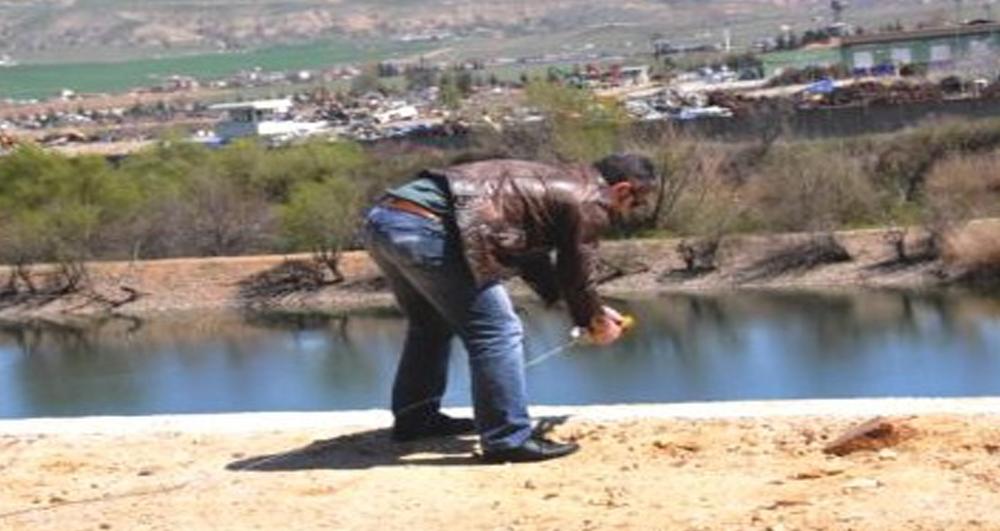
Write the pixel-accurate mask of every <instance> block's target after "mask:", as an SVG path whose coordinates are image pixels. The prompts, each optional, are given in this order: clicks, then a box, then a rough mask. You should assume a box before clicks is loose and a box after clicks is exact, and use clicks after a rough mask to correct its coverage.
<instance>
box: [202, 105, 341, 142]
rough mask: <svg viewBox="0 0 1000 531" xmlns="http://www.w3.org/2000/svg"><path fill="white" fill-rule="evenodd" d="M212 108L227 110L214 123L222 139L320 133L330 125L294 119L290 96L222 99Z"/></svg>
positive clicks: (223, 140) (292, 136)
mask: <svg viewBox="0 0 1000 531" xmlns="http://www.w3.org/2000/svg"><path fill="white" fill-rule="evenodd" d="M209 109H210V110H213V111H225V112H226V117H225V118H224V119H223V120H222V121H220V122H219V123H218V124H216V126H215V135H216V136H217V137H218V138H219V140H220V141H222V142H228V141H230V140H232V139H235V138H243V137H250V136H261V137H272V138H281V139H290V138H296V137H302V136H309V135H313V134H317V133H320V132H323V131H324V130H326V129H327V127H328V124H327V123H326V122H303V121H296V120H293V119H292V118H291V114H290V113H291V111H292V100H290V99H281V100H260V101H247V102H239V103H221V104H218V105H212V106H211V107H209Z"/></svg>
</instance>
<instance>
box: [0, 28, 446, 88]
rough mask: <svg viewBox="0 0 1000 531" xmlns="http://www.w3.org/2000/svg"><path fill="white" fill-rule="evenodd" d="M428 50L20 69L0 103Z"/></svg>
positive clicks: (360, 47) (329, 50)
mask: <svg viewBox="0 0 1000 531" xmlns="http://www.w3.org/2000/svg"><path fill="white" fill-rule="evenodd" d="M428 49H430V46H428V45H420V44H407V45H398V44H387V43H375V42H363V41H348V40H342V39H338V40H325V41H321V42H316V43H311V44H302V45H294V46H274V47H268V48H262V49H259V50H253V51H248V52H230V53H214V54H199V55H190V56H183V57H172V58H165V59H149V60H141V61H140V60H133V61H124V62H114V63H76V64H44V65H19V66H15V67H10V68H0V98H14V99H28V98H46V97H49V96H53V95H56V94H58V93H59V91H60V90H62V89H71V90H74V91H77V92H81V93H94V92H119V91H124V90H128V89H130V88H133V87H140V86H150V85H155V84H157V83H158V82H159V81H160V80H163V79H165V78H166V77H168V76H171V75H189V76H195V77H198V78H203V79H210V78H219V77H224V76H227V75H231V74H234V73H236V72H238V71H240V70H245V69H251V68H255V67H260V68H262V69H264V70H271V71H276V70H282V71H284V70H297V69H311V68H319V67H324V66H331V65H336V64H345V63H366V62H372V61H379V60H383V59H387V58H391V57H397V56H408V55H413V54H416V53H421V52H425V51H427V50H428Z"/></svg>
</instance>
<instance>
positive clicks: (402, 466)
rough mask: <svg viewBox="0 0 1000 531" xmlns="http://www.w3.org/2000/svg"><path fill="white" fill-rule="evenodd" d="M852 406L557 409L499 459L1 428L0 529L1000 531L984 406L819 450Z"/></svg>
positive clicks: (295, 438) (385, 443)
mask: <svg viewBox="0 0 1000 531" xmlns="http://www.w3.org/2000/svg"><path fill="white" fill-rule="evenodd" d="M859 413H860V412H859ZM862 420H865V418H864V417H856V418H854V417H829V416H824V417H812V416H809V417H761V418H730V419H680V418H675V419H670V418H642V419H619V420H612V421H602V422H599V421H595V420H593V419H590V420H587V419H586V418H583V419H579V420H577V419H574V418H572V417H571V418H570V419H569V420H565V419H555V420H554V421H553V422H552V424H551V425H550V426H549V429H550V432H551V435H552V436H553V437H555V438H560V439H564V440H577V441H579V442H580V443H581V444H582V445H583V450H582V451H581V452H579V453H578V454H576V455H573V456H571V457H568V458H565V459H561V460H556V461H552V462H547V463H539V464H527V465H515V466H509V465H499V466H484V465H480V464H478V463H477V462H476V461H475V460H474V459H473V458H472V457H471V455H472V452H473V451H474V450H475V441H474V440H473V439H471V438H454V439H444V440H435V441H430V442H421V443H408V444H402V445H398V444H393V443H391V442H390V441H389V439H388V437H387V433H386V431H385V430H384V429H371V428H357V427H356V428H349V427H337V426H332V427H331V426H322V425H317V426H315V427H314V428H308V429H301V428H295V429H289V428H287V427H286V428H283V429H277V428H275V429H273V430H272V429H269V428H268V426H266V425H261V426H259V427H257V428H254V429H252V430H249V431H247V432H236V433H234V432H228V431H219V430H217V429H206V430H204V431H199V430H197V429H195V430H171V431H151V432H147V431H139V432H115V431H113V430H110V431H107V432H105V433H104V434H100V433H98V434H83V435H81V434H78V433H77V434H74V433H64V434H59V433H48V434H44V435H40V434H35V435H32V434H24V433H21V434H2V433H0V448H2V449H3V452H2V453H0V473H2V474H3V477H4V488H3V489H0V527H2V528H4V529H11V530H20V529H32V530H36V529H59V530H76V529H80V530H84V529H88V530H90V529H93V530H102V529H290V528H294V529H373V530H374V529H452V528H457V527H461V528H462V529H490V530H493V529H504V530H506V529H573V530H584V529H740V530H743V529H753V530H765V529H771V530H778V529H788V530H791V529H843V530H847V529H898V530H918V529H927V530H930V529H1000V482H998V480H997V478H998V477H1000V446H998V445H1000V415H996V414H974V415H969V414H924V415H913V416H895V417H890V418H888V420H889V421H891V424H892V426H893V427H894V429H895V430H896V431H895V433H896V434H897V435H898V437H896V436H894V437H889V438H887V439H886V440H884V441H882V442H881V443H879V444H880V445H881V447H878V446H876V447H873V448H871V449H865V450H860V451H856V452H854V453H850V454H847V455H844V456H837V455H833V454H829V453H826V452H824V449H825V448H826V447H827V446H828V445H829V444H830V442H831V441H833V440H835V439H836V438H838V437H839V436H840V435H842V434H843V433H845V432H846V431H848V430H849V429H850V428H852V427H854V426H857V425H858V423H859V422H860V421H862ZM77 422H79V421H77ZM99 426H100V424H99V423H98V424H95V427H99ZM217 427H218V426H216V427H215V428H217Z"/></svg>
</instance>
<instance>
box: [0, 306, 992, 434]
mask: <svg viewBox="0 0 1000 531" xmlns="http://www.w3.org/2000/svg"><path fill="white" fill-rule="evenodd" d="M622 305H623V306H625V307H626V308H627V309H628V311H630V312H631V313H633V314H635V315H637V316H638V318H639V327H638V329H637V330H636V332H635V333H634V334H632V335H631V336H630V337H628V338H626V339H625V340H623V341H622V342H620V343H619V344H618V345H616V346H614V347H613V348H601V349H599V348H587V347H576V348H573V349H571V350H570V351H568V354H567V355H566V356H563V357H558V358H554V359H552V360H550V361H548V362H546V363H543V364H541V365H539V366H537V367H535V368H533V369H531V370H530V372H529V386H530V387H529V388H530V392H531V395H532V400H533V402H534V403H547V404H586V403H630V402H632V403H634V402H671V401H694V400H723V399H725V400H730V399H772V398H807V397H808V398H832V397H851V396H901V395H905V396H912V395H918V396H975V395H996V394H1000V378H998V376H1000V297H995V296H992V297H991V296H977V295H969V294H951V293H945V292H932V293H909V292H904V293H894V292H865V293H768V292H740V293H732V294H723V295H674V296H667V297H659V298H650V299H645V300H633V301H628V302H626V303H623V304H622ZM520 311H521V313H522V315H523V317H524V320H525V327H526V331H527V334H526V337H527V338H528V339H527V350H528V355H529V357H530V356H535V355H539V354H541V353H543V352H545V351H547V350H549V349H551V348H553V347H555V346H557V345H560V344H562V343H564V342H565V341H566V339H567V329H568V327H569V322H568V320H567V318H566V317H565V316H564V315H563V312H560V311H551V310H546V309H543V308H540V307H538V306H533V305H527V306H523V307H522V308H521V310H520ZM404 329H405V325H404V322H403V321H402V319H401V318H400V317H399V316H398V315H397V314H395V313H382V314H378V313H375V314H360V315H352V316H333V315H324V314H316V313H312V314H309V313H264V314H253V315H236V314H229V313H211V314H195V315H192V314H187V315H175V316H170V317H162V318H156V319H154V320H149V321H141V320H136V319H131V320H125V319H103V320H84V321H80V322H71V323H65V322H63V323H48V322H33V323H27V324H25V323H18V324H14V323H0V417H37V416H62V415H94V414H119V415H120V414H126V415H127V414H148V413H184V412H215V411H259V410H333V409H364V408H381V407H385V405H386V402H387V400H388V393H389V386H390V384H391V379H392V373H393V371H394V368H395V360H396V356H397V352H398V348H399V344H400V342H401V341H402V337H403V334H404ZM466 370H467V368H466V365H465V363H464V353H463V352H462V351H461V349H460V348H457V349H456V356H455V360H454V363H453V366H452V373H453V375H452V376H453V377H452V382H453V383H452V387H451V392H450V393H449V395H448V397H447V399H446V403H448V404H452V405H464V404H467V395H468V392H467V389H468V384H467V382H468V378H467V374H466Z"/></svg>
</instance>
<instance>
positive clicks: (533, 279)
mask: <svg viewBox="0 0 1000 531" xmlns="http://www.w3.org/2000/svg"><path fill="white" fill-rule="evenodd" d="M654 188H655V176H654V171H653V165H652V164H651V163H650V161H649V160H648V159H646V158H644V157H640V156H637V155H612V156H610V157H607V158H605V159H603V160H601V161H599V162H598V163H596V164H594V165H593V166H588V165H565V166H556V165H547V164H541V163H535V162H528V161H519V160H490V161H482V162H475V163H470V164H462V165H457V166H453V167H450V168H446V169H442V170H428V171H424V172H422V173H421V174H420V175H419V176H418V177H417V178H416V179H415V180H413V181H411V182H409V183H407V184H405V185H403V186H401V187H398V188H395V189H392V190H390V191H388V192H387V193H386V194H385V196H384V197H383V198H382V199H381V200H380V201H379V202H378V204H376V205H375V207H373V208H372V209H371V210H370V211H369V214H368V216H367V220H366V224H365V232H364V234H365V241H366V245H367V247H368V249H369V252H370V253H371V256H372V258H373V259H374V260H375V262H376V263H377V264H378V266H379V267H380V268H381V269H382V271H383V272H384V274H385V277H386V278H387V279H388V282H389V284H390V286H391V288H392V290H393V293H394V294H395V296H396V299H397V301H398V302H399V305H400V306H401V307H402V309H403V311H404V313H405V314H406V316H407V318H408V320H409V325H408V330H407V334H406V340H405V343H404V345H403V353H402V357H401V359H400V362H399V367H398V369H397V373H396V379H395V382H394V384H393V391H392V410H393V414H394V416H395V423H394V425H393V432H392V434H393V438H394V439H395V440H397V441H410V440H414V439H420V438H424V437H434V436H443V435H456V434H461V433H469V432H473V431H478V432H479V435H480V440H481V445H482V449H483V458H484V460H486V461H487V462H507V461H539V460H544V459H551V458H555V457H561V456H564V455H568V454H570V453H572V452H574V451H576V450H577V446H576V445H575V444H569V443H567V444H563V443H557V442H552V441H548V440H545V439H543V438H541V437H540V436H535V435H533V434H532V427H531V422H530V418H529V416H528V409H527V396H526V389H525V387H526V386H525V376H524V353H523V345H522V336H523V332H522V327H521V322H520V320H519V319H518V317H517V315H516V314H515V313H514V308H513V306H512V304H511V300H510V297H509V296H508V294H507V292H506V290H505V289H504V287H503V286H502V285H501V281H502V280H504V279H506V278H509V277H512V276H520V277H521V278H522V279H524V280H525V281H526V282H527V284H528V285H529V286H531V287H532V288H533V289H534V291H536V292H537V293H538V294H539V295H540V296H541V297H542V299H543V300H545V301H546V302H547V303H549V304H553V303H555V302H557V301H559V300H565V302H566V304H567V306H568V308H569V312H570V314H571V316H572V319H573V322H574V323H575V324H576V325H577V326H580V327H585V328H586V329H587V330H588V332H589V334H590V336H591V338H592V339H593V340H594V341H595V342H596V343H598V344H608V343H611V342H613V341H615V340H616V339H617V338H618V337H619V336H620V335H621V333H622V328H621V326H622V322H621V316H620V315H619V314H618V313H617V312H615V311H614V310H612V309H610V308H607V307H605V306H604V305H603V304H602V302H601V299H600V297H599V296H598V294H597V291H596V289H595V282H594V278H593V269H594V267H593V266H594V264H595V260H596V247H597V241H598V236H599V234H600V233H601V232H602V231H603V230H604V229H606V228H608V227H609V226H610V225H612V224H614V223H616V222H618V221H620V220H623V219H626V218H627V217H628V215H629V214H630V213H631V212H632V210H633V209H634V208H635V207H636V206H637V205H639V204H641V203H642V202H643V200H644V199H645V198H646V197H647V196H648V195H649V193H650V192H651V191H652V190H653V189H654ZM553 255H554V260H553ZM455 335H457V336H458V337H459V338H460V339H461V340H462V342H463V343H464V345H465V347H466V350H467V351H468V352H469V365H470V368H471V373H472V374H471V380H472V403H473V410H474V412H475V421H474V422H473V421H471V420H468V419H454V418H451V417H448V416H446V415H444V414H442V413H441V412H440V407H441V398H442V397H443V396H444V392H445V386H446V380H447V375H448V360H449V354H450V352H449V351H450V348H449V347H450V343H451V340H452V338H453V337H454V336H455Z"/></svg>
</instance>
